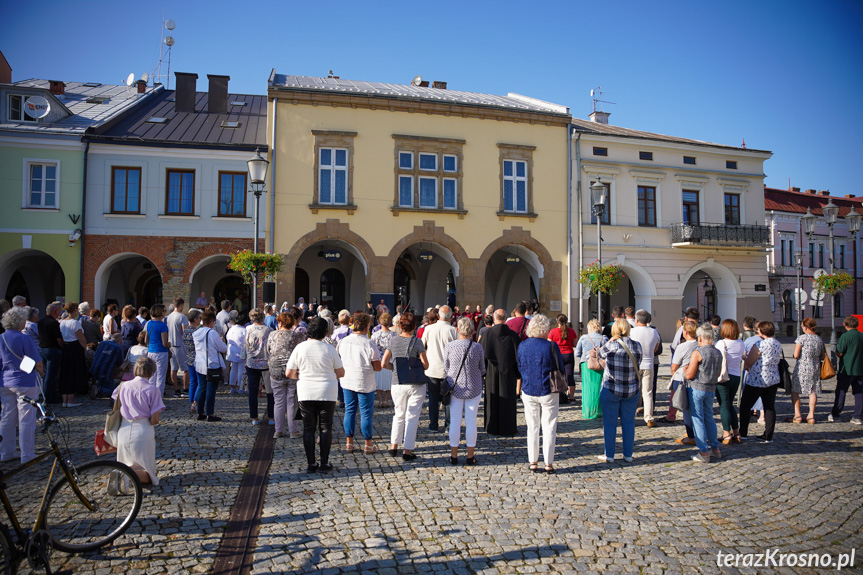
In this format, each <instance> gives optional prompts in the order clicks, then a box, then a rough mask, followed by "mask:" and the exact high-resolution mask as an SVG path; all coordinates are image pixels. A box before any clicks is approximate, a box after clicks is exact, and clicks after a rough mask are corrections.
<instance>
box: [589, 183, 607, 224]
mask: <svg viewBox="0 0 863 575" xmlns="http://www.w3.org/2000/svg"><path fill="white" fill-rule="evenodd" d="M594 183H595V182H591V185H594ZM602 185H603V186H605V209H604V210H602V220H601V221H602V225H604V226H610V225H611V184H610V183H603V184H602ZM590 223H591V224H596V214H595V213H594V212H593V206H592V205H591V206H590Z"/></svg>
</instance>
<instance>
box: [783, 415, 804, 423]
mask: <svg viewBox="0 0 863 575" xmlns="http://www.w3.org/2000/svg"><path fill="white" fill-rule="evenodd" d="M785 423H803V417H802V416H801V417H797V416H796V415H795V416H794V417H786V418H785Z"/></svg>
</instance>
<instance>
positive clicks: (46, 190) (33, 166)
mask: <svg viewBox="0 0 863 575" xmlns="http://www.w3.org/2000/svg"><path fill="white" fill-rule="evenodd" d="M58 171H59V170H58V166H57V164H56V163H46V162H31V163H28V164H27V172H28V182H27V193H26V199H25V201H24V207H26V208H51V209H56V208H58V207H59V206H58V202H57V191H58V190H57V172H58Z"/></svg>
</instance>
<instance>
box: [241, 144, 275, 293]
mask: <svg viewBox="0 0 863 575" xmlns="http://www.w3.org/2000/svg"><path fill="white" fill-rule="evenodd" d="M246 164H248V166H249V183H250V186H251V188H252V193H253V194H255V239H254V247H253V253H258V212H259V207H260V202H261V194H263V193H265V192H266V191H267V182H266V179H267V169H268V168H269V167H270V162H269V161H267V159H266V158H263V157H262V156H261V152H260V149H256V150H255V157H254V158H252V159H251V160H249V161H247V162H246ZM257 307H258V274H257V272H255V273H254V274H252V309H255V308H257Z"/></svg>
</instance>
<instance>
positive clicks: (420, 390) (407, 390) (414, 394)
mask: <svg viewBox="0 0 863 575" xmlns="http://www.w3.org/2000/svg"><path fill="white" fill-rule="evenodd" d="M392 394H393V412H394V413H393V430H392V433H391V434H390V443H391V444H392V445H400V444H402V443H403V444H404V448H405V449H407V450H408V451H413V449H414V447H416V443H417V428H418V427H419V424H420V412H421V411H422V408H423V401H424V400H425V397H426V385H425V384H422V385H416V384H413V383H405V384H399V385H394V386H393V388H392ZM403 439H404V441H402V440H403Z"/></svg>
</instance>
